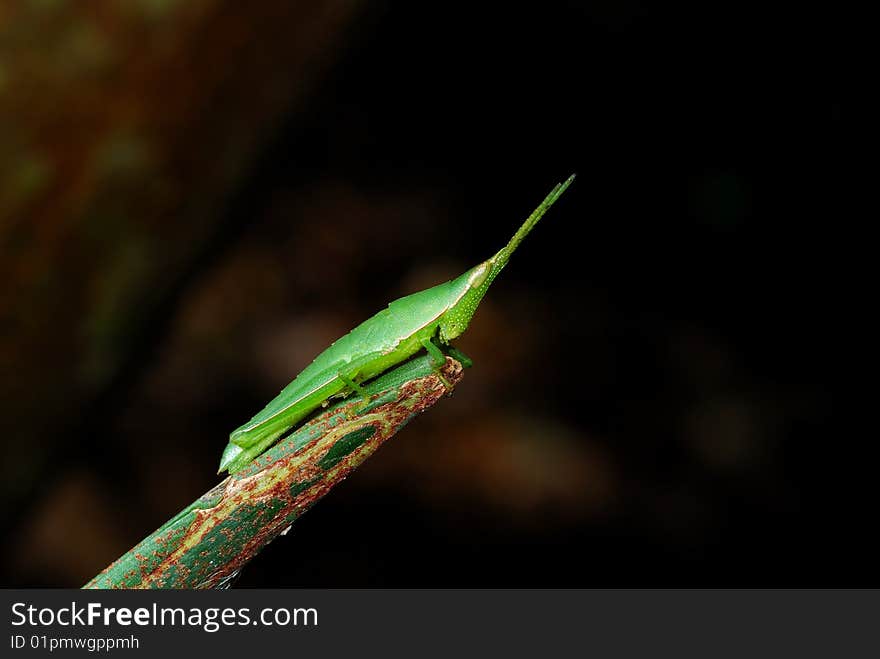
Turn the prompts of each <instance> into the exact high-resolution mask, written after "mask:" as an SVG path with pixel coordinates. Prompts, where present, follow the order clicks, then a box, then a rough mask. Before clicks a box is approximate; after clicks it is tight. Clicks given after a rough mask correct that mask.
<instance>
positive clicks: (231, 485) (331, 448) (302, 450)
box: [84, 356, 462, 588]
mask: <svg viewBox="0 0 880 659" xmlns="http://www.w3.org/2000/svg"><path fill="white" fill-rule="evenodd" d="M441 372H442V375H443V377H444V378H445V379H446V381H447V382H448V383H449V387H447V386H446V385H444V383H443V381H442V379H441V378H440V377H438V374H437V373H436V372H434V370H433V369H432V365H431V358H430V357H428V356H421V357H417V358H415V359H413V360H411V361H409V362H406V363H404V364H402V365H401V366H398V367H397V368H395V369H394V370H393V371H390V372H389V373H386V374H385V375H383V376H382V377H380V378H377V379H376V380H375V381H373V382H372V383H370V384H369V385H367V386H365V387H364V389H365V394H366V397H365V398H349V399H346V400H344V401H342V402H340V403H338V404H336V405H334V406H333V407H331V408H329V409H328V410H326V411H325V412H322V413H320V414H319V415H318V416H316V417H315V418H313V419H312V420H311V421H308V422H307V423H305V424H304V425H302V426H301V427H300V428H298V429H297V430H295V431H294V432H293V433H292V434H291V435H289V436H288V437H287V438H285V439H283V440H282V441H280V442H279V443H278V444H276V445H275V446H273V447H272V448H270V449H269V450H268V451H266V452H265V453H263V454H262V455H261V456H259V457H258V458H257V459H256V460H254V462H253V463H251V464H250V465H248V466H247V467H246V468H244V469H242V470H241V471H239V472H236V473H235V474H234V475H232V476H229V477H227V478H226V480H224V481H223V482H222V483H220V484H219V485H217V486H216V487H214V488H213V489H212V490H210V491H209V492H207V493H206V494H204V495H203V496H202V497H200V498H199V499H198V500H196V501H195V502H194V503H192V504H191V505H189V506H187V507H186V508H184V509H183V510H182V511H181V512H180V513H178V514H177V515H175V516H174V517H173V518H172V519H171V520H169V521H168V522H167V523H165V524H164V525H163V526H162V527H161V528H159V529H157V530H156V531H155V532H153V533H152V534H150V535H149V536H147V537H146V538H144V540H142V541H141V542H140V543H139V544H138V545H136V546H135V547H134V548H132V549H131V550H130V551H129V552H127V553H126V554H124V555H123V556H121V557H120V558H119V559H117V560H116V561H114V562H113V563H112V564H111V565H109V566H108V567H107V568H105V569H104V570H103V571H102V572H101V573H100V574H98V575H97V576H96V577H95V578H94V579H92V580H91V581H89V583H87V584H86V585H85V586H84V588H215V587H218V586H223V585H224V584H226V583H228V582H229V580H230V579H231V578H232V577H234V576H235V574H236V573H237V572H238V570H240V569H241V567H242V566H244V565H245V564H246V563H247V562H248V561H250V560H251V559H252V558H253V557H254V556H256V555H257V554H258V553H259V552H260V550H261V549H262V548H263V547H265V546H266V545H267V544H268V543H269V542H271V541H272V540H274V539H275V538H276V537H278V535H280V534H281V533H282V532H284V531H285V530H286V529H287V528H288V527H289V526H290V525H291V524H292V523H293V522H294V521H296V520H297V519H298V518H299V517H300V515H302V514H303V513H304V512H305V511H306V510H308V509H309V508H310V507H311V506H312V505H313V504H314V503H315V502H316V501H318V500H319V499H320V498H321V497H323V496H324V495H326V494H327V493H328V492H329V491H330V489H331V488H332V487H333V486H334V485H336V484H337V483H339V482H341V481H342V480H343V479H344V478H345V477H346V476H348V475H349V474H350V473H351V471H352V470H353V469H355V468H356V467H357V466H358V465H360V464H361V463H362V462H363V461H364V460H366V459H367V458H368V457H369V456H370V455H372V454H373V452H374V451H375V450H376V449H377V448H379V446H381V445H382V444H383V443H384V442H385V441H386V440H388V439H389V438H390V437H391V436H393V435H394V434H395V433H396V432H397V431H398V430H400V429H401V428H402V427H403V426H404V425H406V423H407V422H408V421H409V420H410V419H412V418H413V417H414V416H416V415H417V414H419V413H421V412H424V411H425V410H426V409H428V408H429V407H431V406H432V405H434V403H436V402H437V401H439V400H440V398H442V397H443V396H444V395H445V394H446V393H448V392H449V391H450V390H451V387H453V386H455V384H457V383H458V382H459V381H460V380H461V377H462V366H461V364H460V363H459V362H457V361H455V360H454V359H452V358H451V357H447V359H446V365H445V366H444V367H443V368H442V369H441ZM365 399H368V400H369V402H368V404H367V405H366V407H364V400H365Z"/></svg>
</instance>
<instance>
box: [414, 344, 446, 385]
mask: <svg viewBox="0 0 880 659" xmlns="http://www.w3.org/2000/svg"><path fill="white" fill-rule="evenodd" d="M419 343H421V344H422V347H423V348H424V349H425V350H427V351H428V354H429V355H430V356H431V360H432V362H433V365H434V373H436V374H437V377H438V378H440V382H442V383H443V386H444V387H446V388H447V389H451V388H452V385H450V384H449V381H448V380H447V379H446V378H445V377H443V374H442V373H441V372H440V368H441V367H442V366H443V365H444V364H445V363H446V356H445V355H444V354H443V351H442V350H440V348H438V347H437V345H436V344H435V343H434V342H433V341H431V339H419Z"/></svg>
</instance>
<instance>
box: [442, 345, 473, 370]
mask: <svg viewBox="0 0 880 659" xmlns="http://www.w3.org/2000/svg"><path fill="white" fill-rule="evenodd" d="M446 352H447V353H448V354H449V356H450V357H452V358H453V359H454V360H456V361H458V362H460V363H461V365H462V366H464V367H465V368H470V367H471V366H473V365H474V360H473V359H471V358H470V357H468V356H467V355H466V354H464V353H463V352H462V351H461V350H459V349H458V348H453V347H452V346H449V347H448V348H446Z"/></svg>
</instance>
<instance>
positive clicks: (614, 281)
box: [0, 0, 877, 586]
mask: <svg viewBox="0 0 880 659" xmlns="http://www.w3.org/2000/svg"><path fill="white" fill-rule="evenodd" d="M257 4H258V5H259V7H257V8H248V7H245V6H243V5H241V3H235V2H221V1H219V0H213V1H212V0H206V1H205V2H202V3H180V4H178V3H175V2H165V3H162V2H158V3H157V2H152V3H147V2H145V3H141V4H138V3H132V7H137V8H136V9H132V8H131V7H129V8H127V9H124V10H123V9H121V8H119V7H118V6H116V5H111V4H104V3H94V4H88V3H83V4H82V5H78V4H77V5H64V4H63V3H62V4H58V5H55V4H53V3H23V2H22V3H15V2H14V3H12V4H11V7H12V8H11V9H5V10H3V12H0V25H2V29H3V41H2V42H0V47H2V49H3V54H4V58H3V59H2V60H0V61H2V65H3V68H0V117H2V119H3V121H2V129H0V174H2V179H3V183H2V184H0V185H2V187H0V219H2V220H3V224H2V232H3V233H2V239H3V242H2V244H3V250H4V258H3V266H2V267H3V268H4V272H3V273H2V274H3V283H2V286H3V288H2V289H0V290H2V291H3V298H2V306H0V311H2V313H3V316H2V325H0V329H2V335H0V357H2V360H3V361H2V368H3V373H2V378H3V402H2V405H3V409H2V417H3V420H2V423H3V425H2V427H0V430H2V433H3V434H2V437H3V440H4V455H5V457H4V459H3V461H4V463H5V464H4V467H3V474H2V476H3V482H4V489H3V509H2V513H3V515H4V518H3V522H4V534H3V535H4V542H3V551H4V553H3V557H2V558H3V567H2V576H0V583H2V584H3V585H6V586H31V585H39V586H78V585H80V584H82V583H84V582H85V581H87V580H88V579H89V578H91V577H92V576H93V575H94V574H95V573H96V572H98V571H99V570H100V569H102V568H103V567H104V566H105V565H106V564H108V563H109V562H110V561H112V560H113V559H115V558H116V557H117V556H118V555H119V554H121V553H123V552H124V551H126V550H127V549H128V548H129V547H130V546H131V545H133V544H134V543H135V542H136V541H138V540H140V539H141V538H142V537H143V536H144V535H146V534H147V533H148V532H149V531H151V530H152V529H154V528H156V527H157V526H159V525H160V524H161V523H162V522H164V521H165V520H166V519H167V518H168V517H170V516H171V515H172V514H173V513H174V512H176V511H177V510H179V509H180V508H182V507H183V506H184V505H186V504H187V503H189V502H190V501H191V500H193V499H194V498H196V497H197V496H198V495H200V494H201V493H202V492H204V491H205V490H207V489H208V488H210V487H211V486H212V485H213V484H214V483H215V482H216V478H215V476H214V475H213V474H214V470H215V468H216V462H217V460H218V459H219V455H220V451H221V450H222V448H223V446H224V445H225V442H226V437H227V435H228V432H229V431H230V430H231V429H233V428H235V427H237V426H238V425H240V423H241V422H243V421H244V420H246V419H247V418H249V417H250V416H251V415H252V414H253V413H254V412H255V411H257V410H258V409H259V408H260V407H261V406H262V405H263V404H264V403H265V402H266V401H267V400H268V399H269V398H270V397H272V396H273V395H274V394H275V393H276V391H277V390H278V389H279V388H280V387H281V386H283V385H284V384H286V382H287V381H288V380H289V379H291V378H292V377H293V376H294V375H295V374H296V372H297V371H298V370H299V369H300V368H302V367H303V366H304V365H305V364H306V363H308V361H310V359H311V358H312V357H313V356H314V355H315V354H317V352H319V351H320V350H321V349H322V348H323V347H325V346H326V345H327V344H328V343H329V342H330V341H332V340H333V339H334V338H336V337H337V336H339V335H341V334H343V333H344V332H346V331H347V330H348V329H350V328H351V327H352V326H354V325H356V324H357V323H358V322H360V321H361V320H363V319H364V318H366V317H367V316H369V315H371V314H372V313H374V312H375V311H377V310H378V309H379V308H381V307H382V306H383V305H384V304H386V303H387V302H388V301H389V300H391V299H394V298H396V297H399V296H401V295H404V294H406V293H409V292H412V291H415V290H418V289H421V288H425V287H427V286H430V285H433V284H435V283H439V282H440V281H444V280H446V279H448V278H450V277H452V276H455V275H457V274H459V273H460V272H462V271H464V270H465V269H466V268H468V267H470V266H472V265H474V264H475V263H477V262H478V261H480V260H482V259H484V258H486V257H487V256H489V255H490V254H492V253H494V251H496V250H497V249H498V248H499V247H500V246H501V245H502V244H503V243H504V242H505V241H506V240H507V239H508V237H509V236H510V235H511V233H512V232H513V231H514V230H515V228H516V227H517V225H518V224H519V222H521V221H522V219H523V218H524V217H525V216H526V215H527V214H528V213H529V212H530V211H531V210H532V208H533V207H534V206H535V205H536V204H537V203H538V201H540V199H541V198H543V196H544V195H545V194H546V193H547V192H548V191H549V189H550V188H551V187H552V185H553V184H555V183H556V182H557V181H560V180H562V179H564V178H565V177H567V176H568V175H569V174H570V173H571V172H577V175H578V178H577V180H576V182H575V183H574V185H573V186H572V187H571V188H570V189H569V191H568V192H567V193H566V194H565V196H564V197H563V198H562V199H561V200H560V202H558V204H557V205H556V206H555V207H554V208H553V209H552V211H551V212H550V213H549V214H548V216H547V217H546V218H545V219H544V220H543V221H542V223H541V224H540V226H539V228H538V229H537V230H536V231H535V232H534V233H533V234H532V235H531V236H530V237H529V239H528V241H527V242H526V243H525V244H524V245H523V247H522V248H521V249H520V252H519V253H518V254H517V255H516V257H514V259H513V260H512V261H511V264H510V265H509V267H508V268H507V269H506V270H505V272H504V274H503V276H502V277H500V278H499V279H498V280H497V282H496V283H495V284H494V286H493V288H492V290H491V291H490V294H489V295H488V296H487V298H486V300H485V301H484V303H483V306H482V307H481V309H480V311H479V312H478V314H477V316H476V317H475V320H474V323H473V324H472V326H471V328H470V330H469V331H468V333H466V334H465V335H464V336H463V337H462V338H461V339H460V341H459V346H460V347H461V348H462V349H463V350H465V352H467V353H468V354H469V355H470V356H471V357H472V358H473V359H474V361H475V367H474V368H473V369H472V370H471V371H469V372H468V373H467V374H466V377H465V379H464V381H463V382H462V384H461V385H460V387H459V388H458V389H457V391H456V394H455V396H454V397H453V398H451V399H449V400H447V401H443V402H442V403H441V404H440V405H439V406H438V407H437V408H435V409H433V410H431V411H430V412H429V413H428V414H426V415H425V416H423V417H421V418H419V419H418V420H416V421H414V422H413V423H412V424H410V426H408V427H407V428H406V429H405V430H404V431H403V432H402V433H401V434H400V435H398V436H397V437H396V438H395V439H394V440H393V442H391V443H390V444H389V445H387V446H386V447H384V448H383V449H382V450H381V451H380V452H379V453H378V454H377V455H376V456H374V457H373V458H372V459H371V460H370V461H368V462H367V463H366V464H365V465H364V466H363V467H362V468H360V469H359V470H358V471H357V472H355V473H354V475H353V476H352V477H351V478H350V479H349V480H347V481H346V482H345V483H344V484H342V485H341V486H340V487H338V488H337V489H336V491H334V492H333V493H332V494H330V495H329V496H328V497H327V498H326V499H325V500H324V501H322V502H321V503H320V504H318V506H316V508H315V509H313V510H312V511H311V512H309V514H307V515H306V516H305V517H304V518H303V519H302V520H300V521H298V522H297V523H296V525H295V528H294V530H293V533H292V534H290V535H288V536H286V537H284V538H281V539H279V540H278V541H276V542H274V543H273V544H272V545H270V546H269V547H268V549H267V550H266V551H264V552H263V554H262V555H261V556H260V557H258V559H257V560H255V561H254V563H253V564H252V565H250V566H249V567H248V568H247V569H246V570H245V571H244V572H243V574H242V577H241V579H240V581H239V584H240V585H241V586H343V585H344V586H384V585H389V586H390V585H393V586H428V585H433V586H465V585H474V586H483V585H500V586H513V585H520V586H539V585H540V586H548V585H557V586H573V585H609V584H610V585H660V584H663V585H799V584H804V585H806V584H809V585H844V584H868V583H872V584H875V585H876V584H877V578H876V570H875V569H874V564H875V560H874V559H875V556H876V550H877V545H876V541H873V540H870V539H869V536H868V533H867V530H868V529H869V528H870V526H871V523H870V520H871V519H872V518H873V514H872V513H871V512H870V511H871V510H872V504H871V501H872V498H871V497H866V496H864V495H863V494H860V493H859V492H857V491H856V490H857V489H858V486H859V481H858V479H857V478H856V477H855V476H854V474H855V468H856V465H857V463H858V460H857V459H856V458H855V457H853V456H852V455H851V454H850V453H849V452H848V449H846V448H844V447H845V446H846V445H847V444H846V443H847V442H848V440H849V439H850V438H849V437H846V436H843V435H844V433H843V432H842V429H841V426H840V425H839V423H838V421H837V419H835V417H834V412H835V410H836V407H837V405H838V402H839V395H838V394H837V393H836V387H835V383H836V382H838V381H839V379H840V374H839V367H838V364H839V362H840V351H839V349H838V348H839V347H840V346H841V344H843V343H845V342H846V340H847V339H846V336H847V327H846V323H845V322H843V320H842V318H844V317H845V314H843V312H842V309H843V307H844V303H843V301H842V297H841V295H840V285H839V284H840V282H839V277H840V269H839V268H838V267H836V265H835V264H836V263H837V262H838V261H840V260H842V254H841V252H842V249H843V240H842V237H841V235H842V234H841V230H840V229H838V223H837V220H838V218H840V216H841V208H842V200H844V199H846V198H848V197H849V196H850V194H849V187H851V186H852V185H853V183H852V181H853V178H854V171H852V170H854V169H855V166H854V165H853V164H852V160H851V159H850V158H849V156H848V150H849V149H850V143H851V142H850V139H849V137H848V134H849V132H850V129H849V127H848V111H847V106H846V105H845V104H844V100H843V99H844V90H845V74H844V73H843V72H842V71H844V70H845V68H846V67H845V66H844V62H845V56H844V52H845V46H846V44H847V39H848V36H847V29H848V28H847V24H846V21H845V20H843V19H842V18H839V17H837V16H833V15H819V14H817V15H813V16H808V15H805V14H804V11H805V10H804V9H803V8H799V9H798V10H797V12H789V11H788V10H785V9H782V8H772V7H769V6H768V5H765V4H762V5H759V6H758V7H749V6H747V5H743V4H742V3H697V4H695V5H676V6H673V7H670V6H668V5H664V6H653V5H648V4H645V3H640V2H635V1H631V0H630V1H625V2H620V3H612V2H607V1H603V2H593V3H574V2H547V3H540V4H524V5H521V6H511V5H500V4H499V5H494V4H493V5H489V4H467V3H465V4H461V5H454V4H453V5H436V4H434V5H428V4H425V3H407V2H384V3H357V2H341V1H336V2H326V3H324V4H323V5H322V4H321V3H317V4H315V3H304V4H303V5H297V4H296V3H284V2H265V3H257ZM306 4H308V5H309V7H306V6H305V5H306ZM38 44H50V45H48V46H42V45H38Z"/></svg>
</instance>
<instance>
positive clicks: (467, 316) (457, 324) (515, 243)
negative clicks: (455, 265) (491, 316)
mask: <svg viewBox="0 0 880 659" xmlns="http://www.w3.org/2000/svg"><path fill="white" fill-rule="evenodd" d="M573 180H574V174H572V175H571V176H570V177H568V179H567V180H566V181H565V183H560V184H559V185H557V186H556V187H555V188H553V190H552V191H551V192H550V194H549V195H547V197H546V198H545V199H544V201H542V202H541V205H540V206H538V207H537V208H536V209H535V210H534V212H533V213H532V214H531V215H529V217H528V218H527V219H526V221H525V222H523V224H522V226H521V227H520V228H519V230H518V231H517V232H516V233H515V234H514V236H513V238H511V239H510V242H509V243H507V245H505V246H504V247H503V248H502V249H501V250H500V251H499V252H498V253H497V254H495V256H493V257H492V258H491V259H489V260H487V261H483V262H482V263H480V264H479V265H477V266H475V267H473V268H471V269H470V270H468V271H467V272H466V273H464V274H463V275H461V276H460V277H458V278H457V279H453V280H452V282H451V284H452V288H453V290H455V291H457V292H459V295H458V297H457V298H456V302H455V303H454V304H453V305H451V306H450V307H449V309H448V310H447V311H446V312H445V313H444V314H443V318H442V319H441V321H440V340H441V341H443V342H444V343H449V341H451V340H452V339H454V338H456V337H457V336H459V335H460V334H462V333H463V332H464V331H465V330H466V329H467V327H468V325H469V324H470V322H471V318H473V316H474V312H476V310H477V307H478V306H479V304H480V301H481V300H482V299H483V296H484V295H485V294H486V291H487V290H489V285H490V284H491V283H492V282H493V281H494V279H495V277H497V276H498V273H499V272H501V270H502V269H503V268H504V266H505V265H507V261H508V260H509V259H510V255H511V254H513V252H514V251H516V248H517V247H519V244H520V243H521V242H522V241H523V239H524V238H525V237H526V236H527V235H528V234H529V232H530V231H531V230H532V228H534V226H535V225H536V224H537V223H538V220H540V219H541V218H542V217H543V216H544V213H546V212H547V209H548V208H550V206H552V205H553V202H555V201H556V200H557V199H559V197H560V195H562V193H563V192H565V190H566V188H568V186H569V185H571V182H572V181H573Z"/></svg>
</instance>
